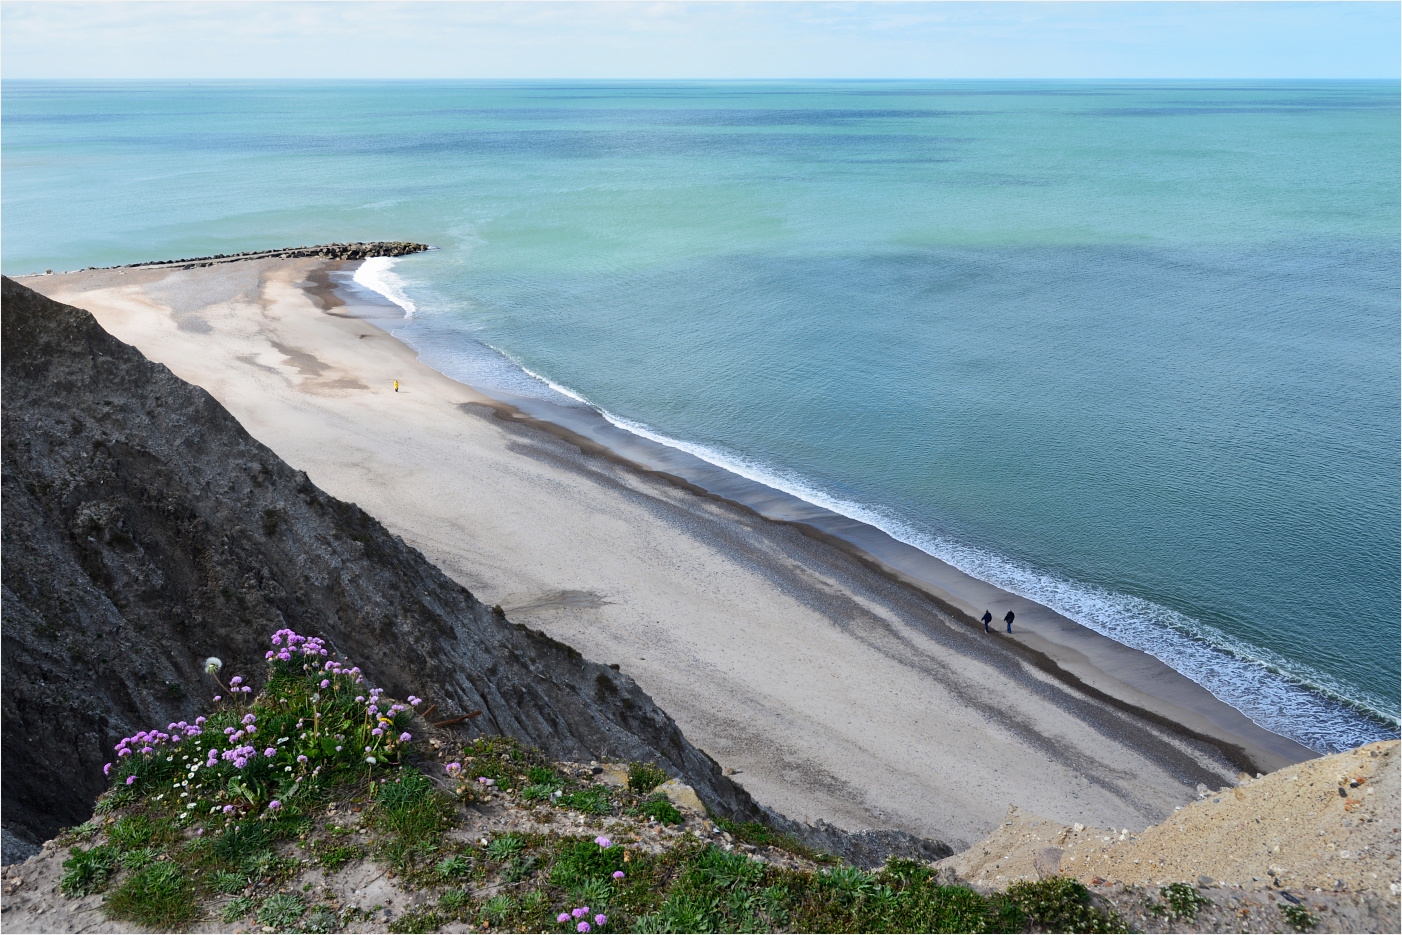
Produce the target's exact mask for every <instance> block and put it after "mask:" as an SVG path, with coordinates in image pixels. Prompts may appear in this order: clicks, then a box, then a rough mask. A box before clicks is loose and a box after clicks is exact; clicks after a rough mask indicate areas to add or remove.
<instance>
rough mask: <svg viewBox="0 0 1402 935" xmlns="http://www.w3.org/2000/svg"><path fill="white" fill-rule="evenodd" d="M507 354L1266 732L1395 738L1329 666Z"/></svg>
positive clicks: (1314, 742) (630, 427)
mask: <svg viewBox="0 0 1402 935" xmlns="http://www.w3.org/2000/svg"><path fill="white" fill-rule="evenodd" d="M501 353H503V356H506V357H508V358H509V359H511V360H512V362H513V363H515V364H516V365H517V366H518V367H520V368H521V369H522V370H523V371H524V372H525V373H527V374H529V375H530V376H532V377H534V378H535V379H536V380H539V381H540V382H541V383H543V384H544V385H546V386H548V387H549V388H550V389H551V390H554V391H555V392H557V393H559V394H561V395H563V396H565V397H568V398H569V399H571V400H574V401H575V402H578V403H582V404H584V405H586V406H589V407H590V408H592V409H593V410H594V411H596V412H598V413H599V415H601V416H602V417H603V418H604V419H606V420H608V422H609V423H610V424H612V425H614V426H616V427H618V428H620V429H623V430H624V431H627V432H630V433H632V434H634V435H637V436H639V437H641V438H645V439H647V440H649V441H652V442H654V443H656V444H659V445H666V446H667V447H669V448H675V449H677V450H679V451H684V452H686V453H687V454H690V455H692V456H693V457H696V458H698V459H700V460H702V461H705V462H706V463H708V464H711V465H714V466H715V467H718V468H721V469H722V470H725V471H728V472H730V473H732V474H736V475H738V476H740V477H743V478H745V479H747V480H750V481H752V482H754V483H756V484H762V485H764V486H766V487H771V488H773V489H775V490H779V491H782V492H784V493H787V494H789V495H790V496H793V497H796V498H798V499H800V500H803V501H805V502H807V503H811V504H813V505H815V506H819V507H822V508H823V509H826V510H830V511H832V512H833V513H837V514H839V515H841V516H845V517H847V518H849V519H853V520H856V521H858V522H861V523H865V524H867V525H869V526H874V527H876V528H877V529H880V530H881V531H882V532H885V533H886V534H887V535H889V536H891V538H893V539H896V540H897V541H899V542H903V543H905V544H906V545H909V546H912V547H914V548H916V549H919V550H920V551H922V552H924V553H926V554H927V555H930V556H933V557H934V558H937V559H939V560H941V561H943V562H946V563H948V564H950V565H952V566H954V567H955V568H957V569H959V570H960V571H962V572H964V573H965V574H968V575H971V576H973V577H975V578H978V579H979V580H981V581H987V582H988V583H990V584H993V585H995V586H997V587H999V588H1002V589H1003V590H1005V591H1010V592H1012V593H1013V594H1017V595H1019V596H1021V597H1025V598H1027V599H1029V600H1033V601H1036V602H1037V603H1039V604H1042V605H1043V606H1046V607H1049V608H1051V609H1052V610H1054V611H1056V612H1057V613H1059V614H1061V615H1063V616H1065V617H1068V618H1070V619H1071V620H1074V621H1075V622H1077V623H1079V624H1081V625H1082V626H1085V627H1088V628H1089V629H1091V630H1094V631H1095V632H1097V633H1099V634H1101V635H1102V636H1106V637H1109V638H1110V639H1113V640H1115V641H1116V642H1118V643H1122V644H1124V645H1126V646H1130V647H1132V648H1134V649H1138V650H1141V651H1143V652H1146V653H1148V654H1149V655H1151V656H1154V657H1155V658H1156V659H1158V660H1160V661H1161V662H1163V663H1164V664H1166V665H1168V666H1169V667H1170V668H1172V669H1174V670H1175V671H1177V672H1179V673H1181V674H1182V675H1184V676H1186V677H1188V678H1190V679H1192V680H1193V681H1195V682H1197V683H1198V684H1199V685H1202V686H1203V687H1204V688H1206V689H1207V690H1208V691H1209V692H1211V693H1212V694H1213V695H1214V696H1216V697H1217V698H1218V699H1220V700H1222V701H1224V702H1226V703H1227V704H1229V705H1231V706H1232V707H1234V708H1236V709H1237V710H1239V711H1241V712H1242V713H1243V714H1245V715H1246V716H1247V717H1249V718H1251V720H1253V721H1255V722H1256V723H1257V724H1259V725H1261V726H1262V727H1264V728H1266V729H1267V730H1271V731H1274V732H1275V733H1278V734H1281V735H1283V736H1286V737H1289V738H1291V739H1293V740H1295V741H1297V742H1299V743H1302V744H1304V745H1305V746H1307V747H1310V748H1311V749H1313V750H1316V751H1318V752H1320V753H1328V752H1333V751H1337V750H1345V749H1350V748H1352V747H1356V746H1358V745H1360V744H1364V743H1369V742H1372V741H1375V740H1381V739H1385V738H1388V737H1395V736H1397V726H1398V718H1397V715H1396V713H1395V712H1390V711H1388V710H1386V708H1385V707H1384V704H1383V703H1382V702H1381V701H1380V700H1378V699H1360V698H1358V697H1356V696H1355V695H1354V694H1353V693H1352V692H1350V691H1349V690H1348V689H1347V688H1346V687H1345V686H1342V685H1339V684H1338V683H1337V682H1335V680H1333V679H1331V678H1330V677H1329V676H1328V675H1326V674H1325V673H1323V672H1319V671H1317V670H1314V669H1312V668H1310V667H1308V666H1305V665H1303V664H1301V663H1299V662H1296V661H1293V660H1286V659H1284V658H1282V657H1280V656H1278V655H1277V654H1275V653H1272V652H1270V651H1269V650H1265V649H1263V648H1261V647H1257V646H1250V645H1247V644H1244V643H1242V642H1241V641H1238V640H1233V639H1231V638H1230V637H1228V636H1227V635H1226V634H1225V633H1223V632H1221V631H1220V630H1218V629H1217V628H1215V627H1213V626H1211V625H1209V624H1206V623H1204V622H1202V621H1200V620H1197V619H1195V618H1192V617H1189V616H1187V615H1186V614H1182V613H1179V612H1178V611H1175V610H1172V609H1171V608H1168V607H1164V606H1162V605H1160V604H1156V603H1154V602H1153V601H1149V600H1146V599H1144V598H1140V597H1135V596H1133V595H1129V594H1121V593H1117V592H1114V591H1110V590H1108V589H1105V588H1101V587H1098V586H1096V585H1092V584H1087V583H1084V582H1078V581H1071V580H1068V579H1065V578H1061V577H1058V576H1056V575H1053V574H1050V573H1048V572H1045V571H1041V570H1039V569H1036V568H1033V567H1031V566H1029V565H1025V564H1022V563H1019V562H1016V561H1013V560H1011V559H1009V558H1006V557H1004V556H1001V555H997V554H995V553H993V552H990V551H988V550H986V549H981V548H978V547H975V546H971V545H967V544H964V543H960V542H956V541H953V540H951V539H949V538H947V537H944V536H939V535H937V534H934V533H932V532H930V531H928V530H923V529H921V528H919V526H918V525H916V524H915V523H912V522H910V521H909V520H907V519H905V518H903V517H901V516H898V515H896V514H895V513H894V512H893V511H891V510H889V509H885V508H882V507H877V506H872V505H870V504H864V503H858V502H856V501H853V500H850V499H846V498H842V497H838V496H835V495H833V494H832V493H830V492H829V491H826V490H823V489H822V488H821V487H819V486H818V485H816V484H814V483H813V482H812V481H810V480H808V479H807V478H804V477H801V476H799V475H798V474H796V473H794V472H792V471H786V470H783V469H777V468H775V467H772V466H770V465H766V464H763V463H761V462H759V461H756V460H754V459H752V458H747V457H745V456H743V455H739V454H735V453H732V452H724V451H721V450H718V449H716V448H713V447H710V446H707V445H702V444H698V443H696V442H690V441H686V440H685V439H680V438H674V437H672V436H669V435H665V434H663V433H661V432H658V431H656V430H654V429H652V428H651V427H650V426H647V425H645V424H643V423H641V422H637V421H635V420H633V419H628V418H625V417H623V416H619V415H617V414H615V413H612V412H609V411H608V410H607V409H604V408H602V407H600V406H597V405H595V404H593V403H591V402H590V401H589V400H588V399H587V398H585V397H584V395H583V394H581V393H578V392H576V391H575V390H573V389H570V388H569V387H567V386H563V385H561V384H559V383H556V382H555V381H553V380H550V379H548V378H546V377H543V376H541V375H540V374H538V373H535V372H534V371H532V370H530V369H529V368H527V367H526V366H524V365H523V364H521V363H520V362H519V361H516V360H515V359H514V358H512V357H511V355H508V354H506V353H505V352H501Z"/></svg>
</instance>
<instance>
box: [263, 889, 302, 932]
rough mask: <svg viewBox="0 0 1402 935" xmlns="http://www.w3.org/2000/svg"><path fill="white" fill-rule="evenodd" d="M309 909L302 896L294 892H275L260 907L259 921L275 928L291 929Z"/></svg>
mask: <svg viewBox="0 0 1402 935" xmlns="http://www.w3.org/2000/svg"><path fill="white" fill-rule="evenodd" d="M306 911H307V905H306V903H304V902H302V897H300V896H296V895H293V894H292V893H274V894H273V895H272V896H269V897H268V898H267V899H265V900H263V905H261V906H259V907H258V923H259V924H260V925H266V926H268V927H269V928H274V929H280V930H281V929H290V928H292V926H293V925H294V924H295V923H296V921H297V920H298V919H300V918H302V914H303V913H304V912H306Z"/></svg>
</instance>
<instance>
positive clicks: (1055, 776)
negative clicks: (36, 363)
mask: <svg viewBox="0 0 1402 935" xmlns="http://www.w3.org/2000/svg"><path fill="white" fill-rule="evenodd" d="M351 265H352V266H353V264H351ZM343 268H346V265H345V264H337V263H329V262H327V261H321V260H252V261H241V262H237V263H229V264H222V265H218V266H213V267H207V268H197V269H190V270H184V269H170V268H162V269H147V270H142V269H127V270H88V271H81V272H76V273H70V274H60V275H54V276H40V277H23V278H21V279H20V281H21V282H24V283H25V284H26V285H29V286H31V287H32V288H35V289H37V290H39V291H41V292H43V293H45V294H47V295H50V296H52V297H54V298H56V299H59V300H61V301H64V302H68V303H70V304H74V305H78V306H80V307H83V308H87V309H89V310H90V311H92V312H93V313H94V315H96V317H97V319H98V321H99V322H101V323H102V325H103V326H104V327H105V328H107V330H109V331H110V332H112V333H113V334H114V335H116V336H117V337H118V338H120V339H122V340H124V341H127V342H129V343H131V344H134V345H135V346H136V347H138V348H140V349H141V350H142V351H143V352H144V353H146V354H147V356H148V357H151V358H152V359H153V360H157V361H159V362H161V363H164V364H166V365H167V366H169V367H170V368H171V369H172V370H173V371H174V372H175V373H176V374H178V375H179V376H181V377H183V378H184V379H186V380H189V381H190V382H193V383H196V384H198V385H200V386H203V387H204V388H205V389H207V390H208V391H209V392H210V393H212V394H213V395H214V396H215V397H216V398H217V399H219V400H220V401H221V402H222V403H223V404H224V405H225V406H226V407H228V409H229V410H230V411H231V412H232V413H233V414H234V415H235V417H237V418H238V419H239V421H240V422H242V423H243V424H244V426H245V427H246V428H247V429H248V430H249V431H250V432H251V433H252V434H253V435H254V436H255V437H257V438H258V439H259V440H260V441H262V442H264V443H265V444H267V445H268V446H269V447H271V448H272V449H273V450H274V451H276V452H277V453H278V454H279V455H281V456H282V457H283V458H284V459H285V460H287V461H288V462H289V463H290V464H292V465H293V466H294V467H296V468H299V469H301V470H304V471H306V472H307V473H308V474H309V475H310V477H311V478H312V480H313V481H315V482H316V483H317V484H318V485H320V486H321V487H322V488H323V489H325V490H327V491H328V492H329V493H331V494H333V495H335V496H338V497H341V498H342V499H346V500H351V501H354V502H356V503H359V504H360V505H361V506H362V507H364V508H365V509H366V510H368V511H369V512H370V513H371V514H373V515H374V516H376V517H377V518H378V519H380V520H381V521H382V522H383V523H384V524H385V525H386V526H387V527H388V528H389V529H390V530H391V531H393V532H395V533H397V534H399V535H401V536H402V537H403V538H404V539H405V540H406V541H407V542H409V543H410V544H412V545H414V546H416V547H417V548H419V549H420V550H422V551H423V552H424V554H425V555H427V556H428V558H429V559H430V560H432V561H434V562H435V563H436V564H438V565H439V566H440V567H442V568H443V569H444V571H446V572H447V573H448V574H449V575H451V576H452V577H454V578H455V579H457V580H458V581H460V582H461V583H463V584H464V585H465V586H467V587H468V588H470V589H472V590H473V592H474V593H476V594H477V595H478V596H479V597H480V598H482V599H483V600H485V601H487V602H488V603H500V604H501V605H502V606H503V607H504V608H505V609H506V611H507V613H508V615H509V616H510V617H511V619H513V620H514V621H517V622H520V623H525V624H528V625H530V626H532V627H536V628H540V629H543V630H545V631H546V632H548V633H550V634H551V635H553V636H555V637H557V638H559V639H561V640H564V641H565V642H568V643H570V644H571V645H574V646H575V647H577V648H578V649H580V650H581V651H582V652H584V653H585V654H586V655H587V656H589V657H591V658H594V659H596V660H598V661H601V662H611V663H618V664H619V665H620V666H621V667H622V668H623V669H624V670H625V671H627V672H628V673H629V674H630V675H632V676H633V677H634V678H635V679H637V681H638V682H639V684H641V685H642V686H643V688H645V689H646V690H647V691H648V692H649V693H650V694H652V696H653V697H654V698H655V699H656V700H657V701H658V703H659V704H661V705H662V706H663V707H664V708H665V709H666V710H667V711H668V712H669V713H671V714H672V716H673V717H675V718H676V719H677V721H678V722H679V723H680V724H681V726H682V728H683V730H685V732H686V734H687V736H688V738H690V739H691V740H692V742H694V743H696V744H697V745H698V746H700V747H701V748H702V749H704V750H706V751H707V752H708V753H710V754H711V755H712V756H714V757H715V758H716V759H717V760H719V761H720V762H721V763H722V765H724V766H727V767H731V768H733V769H735V770H736V771H737V772H738V775H737V777H736V778H737V779H738V780H739V781H741V782H742V783H744V784H745V785H746V786H747V788H749V790H750V791H751V792H752V793H753V794H754V795H755V796H756V797H757V798H759V799H760V801H762V802H764V803H765V804H768V805H771V806H773V807H775V808H777V809H779V810H780V811H782V812H784V813H785V814H788V815H790V816H792V817H795V818H800V819H805V820H809V821H812V820H816V819H818V818H823V819H826V820H828V821H831V822H833V823H835V824H838V825H841V826H843V827H847V828H851V829H859V828H872V827H895V828H901V829H904V830H908V831H911V832H913V833H917V834H921V835H924V836H928V837H934V838H939V839H942V840H945V841H948V842H949V843H950V844H952V845H953V846H955V847H956V849H957V848H959V847H962V846H965V845H967V844H968V843H970V842H972V841H974V840H977V839H979V838H981V837H983V836H984V835H985V834H986V833H987V832H988V831H989V830H990V829H991V828H992V827H994V826H995V825H996V824H997V823H998V822H999V821H1000V820H1001V819H1002V817H1003V814H1004V813H1005V811H1006V810H1007V807H1008V806H1009V805H1017V806H1019V807H1020V808H1024V809H1027V810H1029V811H1033V812H1036V813H1038V814H1041V815H1045V816H1047V817H1048V818H1053V819H1057V820H1060V821H1063V822H1067V823H1070V822H1074V821H1079V822H1082V823H1085V824H1089V825H1093V826H1097V827H1110V826H1113V827H1140V828H1142V827H1146V826H1148V825H1150V824H1153V823H1155V822H1157V821H1159V820H1161V819H1162V818H1163V817H1164V816H1165V815H1166V814H1168V813H1169V812H1171V811H1172V809H1173V807H1174V806H1175V805H1181V804H1184V803H1185V802H1188V801H1190V800H1192V799H1193V797H1194V796H1193V790H1194V787H1195V786H1196V784H1197V783H1198V782H1205V783H1207V784H1208V785H1209V786H1214V787H1215V786H1220V785H1221V784H1222V783H1223V781H1226V780H1229V779H1230V778H1231V777H1234V776H1235V775H1236V773H1237V771H1238V770H1239V769H1242V768H1246V769H1248V770H1249V771H1252V772H1254V771H1257V770H1260V771H1269V770H1271V769H1274V768H1276V767H1278V766H1280V765H1284V764H1285V763H1288V762H1292V761H1296V760H1300V759H1305V758H1308V757H1310V756H1312V755H1313V754H1312V753H1311V752H1310V751H1309V750H1307V749H1306V748H1304V747H1301V746H1299V745H1297V744H1293V743H1292V742H1290V741H1288V740H1285V739H1284V738H1280V737H1277V736H1276V735H1274V734H1271V733H1269V732H1267V731H1264V730H1262V729H1260V728H1259V727H1256V726H1255V725H1254V724H1252V723H1251V722H1250V721H1249V720H1247V719H1246V718H1245V717H1243V716H1242V715H1240V714H1239V713H1238V712H1236V711H1235V710H1234V709H1232V708H1230V707H1228V706H1227V705H1224V704H1222V703H1220V702H1217V701H1216V699H1214V698H1212V696H1211V695H1210V694H1208V693H1207V692H1206V691H1205V690H1203V689H1202V688H1200V687H1199V686H1197V685H1195V684H1194V683H1192V682H1191V681H1190V680H1188V679H1186V678H1183V677H1182V676H1179V675H1177V673H1174V672H1172V670H1170V669H1168V668H1167V667H1166V666H1164V665H1162V664H1161V663H1158V662H1157V660H1154V659H1152V657H1149V656H1147V655H1145V654H1143V653H1140V652H1138V651H1136V650H1131V649H1128V648H1127V647H1123V646H1121V645H1120V644H1117V643H1114V642H1113V641H1111V640H1108V639H1106V638H1104V637H1100V636H1098V635H1097V634H1094V633H1093V632H1091V631H1089V630H1087V629H1085V628H1084V627H1080V626H1079V625H1077V624H1075V623H1074V622H1072V621H1069V620H1067V619H1066V618H1064V617H1060V615H1057V614H1054V613H1053V612H1051V611H1050V610H1047V609H1046V608H1042V607H1040V606H1039V605H1036V604H1034V603H1032V602H1030V601H1026V600H1024V599H1022V598H1015V597H1013V596H1011V595H1008V594H1006V593H1005V592H1001V591H999V590H998V589H996V588H992V586H990V585H987V584H984V583H983V582H978V581H976V580H975V579H972V578H969V577H968V576H963V575H961V574H960V573H958V572H957V571H955V570H954V569H952V568H950V567H949V566H947V565H944V564H943V563H941V562H938V561H937V560H934V559H931V558H929V557H928V556H924V555H923V553H919V552H917V551H916V550H914V549H911V548H909V547H907V546H903V545H902V544H901V543H897V542H895V541H894V540H890V539H889V537H884V534H882V533H880V532H879V531H877V530H873V529H871V528H870V527H861V526H860V524H854V523H852V521H850V520H846V519H845V518H842V517H836V516H834V515H833V514H826V515H824V514H825V511H821V510H817V509H816V508H813V507H811V506H810V505H807V504H803V503H802V502H801V501H797V500H793V499H792V498H787V500H786V498H785V495H782V494H779V493H778V492H776V491H770V492H769V493H768V494H766V493H764V490H765V489H767V488H765V489H759V490H758V491H757V490H756V489H754V488H757V487H758V485H750V486H749V487H748V488H747V487H745V485H738V484H735V483H733V482H730V481H727V480H726V479H725V478H709V479H708V478H707V477H704V476H699V475H696V474H694V473H691V474H690V476H689V472H694V471H696V470H700V471H702V472H703V473H704V470H705V468H696V466H695V465H687V464H685V463H684V459H679V458H677V457H676V454H669V453H668V452H670V449H662V450H656V449H660V447H661V446H651V449H650V448H649V446H648V445H645V444H641V443H640V442H638V441H637V440H636V439H635V437H634V436H628V437H627V438H622V439H619V438H613V437H611V436H610V435H609V431H610V430H611V431H612V432H614V433H617V434H619V435H624V436H627V434H628V433H625V432H622V431H621V430H618V429H615V428H613V427H612V426H609V425H608V423H606V422H604V421H603V420H602V419H596V420H594V422H593V423H591V421H590V419H589V416H588V413H587V411H586V412H579V413H575V412H567V413H560V412H553V413H552V412H546V411H542V410H541V409H540V408H539V407H540V406H541V405H548V404H540V403H538V402H531V401H525V400H518V401H515V402H516V403H517V404H516V405H512V404H511V403H512V402H513V401H511V400H502V399H492V398H489V397H487V396H484V395H482V394H481V393H478V392H477V391H475V390H473V389H471V388H470V387H466V386H464V385H462V384H460V383H457V382H455V381H453V380H450V379H448V378H447V377H445V376H443V375H442V374H439V373H437V372H436V371H434V370H432V369H430V368H428V367H427V366H425V365H423V364H421V363H420V362H419V361H418V360H417V358H416V356H415V354H414V352H413V351H412V350H411V349H410V348H408V347H406V346H405V345H403V344H401V343H400V342H399V341H397V340H395V339H394V338H393V337H391V336H390V335H389V334H388V332H387V331H386V330H384V329H385V328H388V327H392V326H393V320H392V318H390V317H389V316H392V315H394V314H395V312H394V310H393V308H392V307H385V306H376V305H370V304H367V305H363V306H362V305H355V304H351V305H347V304H342V301H343V299H344V295H342V294H339V293H338V292H337V290H336V289H335V288H334V285H333V282H332V280H331V277H333V276H336V275H339V273H338V271H340V270H342V269H343ZM377 322H378V324H377ZM381 325H382V326H384V327H380V326H381ZM396 379H397V380H399V381H400V384H401V391H400V392H399V393H395V392H394V390H393V388H392V382H393V381H394V380H396ZM595 423H597V424H595ZM542 429H546V430H544V431H543V430H542ZM687 457H689V456H687ZM692 460H695V459H692ZM698 464H704V463H702V462H698ZM707 467H708V466H707ZM639 468H641V469H639ZM711 470H712V471H716V470H717V469H713V468H712V469H711ZM719 473H723V472H719ZM727 483H729V484H730V485H731V486H729V487H727V486H726V484H727ZM756 499H757V500H758V501H760V502H752V501H756ZM789 501H791V502H789ZM761 514H763V515H761ZM766 517H769V518H766ZM776 520H782V521H776ZM856 527H860V528H856ZM883 537H884V539H885V541H882V539H883ZM983 606H989V607H992V608H993V609H994V612H995V615H996V616H998V617H1001V616H1002V612H1003V610H1005V609H1006V608H1007V607H1012V608H1013V609H1014V610H1016V611H1017V622H1016V624H1015V627H1014V629H1015V630H1016V631H1018V632H1015V633H1014V634H1012V635H1011V636H1009V635H1008V634H1006V633H998V634H985V633H983V630H982V627H981V626H977V625H976V624H975V623H974V621H973V618H972V616H971V613H979V612H981V610H982V607H983Z"/></svg>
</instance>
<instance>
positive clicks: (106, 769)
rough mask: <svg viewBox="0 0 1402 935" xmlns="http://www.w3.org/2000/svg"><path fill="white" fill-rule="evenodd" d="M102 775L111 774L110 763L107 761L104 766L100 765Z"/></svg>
mask: <svg viewBox="0 0 1402 935" xmlns="http://www.w3.org/2000/svg"><path fill="white" fill-rule="evenodd" d="M102 775H104V776H111V775H112V764H111V763H108V764H107V765H106V766H104V767H102Z"/></svg>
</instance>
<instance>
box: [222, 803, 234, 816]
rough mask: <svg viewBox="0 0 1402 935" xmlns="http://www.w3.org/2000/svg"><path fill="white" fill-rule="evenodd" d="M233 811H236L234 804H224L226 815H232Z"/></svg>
mask: <svg viewBox="0 0 1402 935" xmlns="http://www.w3.org/2000/svg"><path fill="white" fill-rule="evenodd" d="M233 813H234V807H233V806H232V805H225V806H224V814H225V815H232V814H233Z"/></svg>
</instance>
